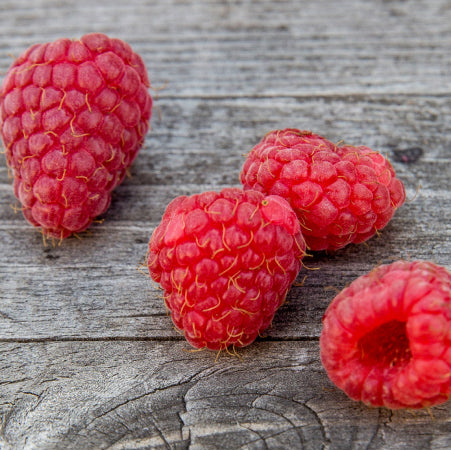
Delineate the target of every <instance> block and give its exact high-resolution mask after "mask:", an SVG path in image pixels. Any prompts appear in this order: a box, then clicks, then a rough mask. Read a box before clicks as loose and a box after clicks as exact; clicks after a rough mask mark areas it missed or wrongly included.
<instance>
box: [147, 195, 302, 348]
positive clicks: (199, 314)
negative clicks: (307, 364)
mask: <svg viewBox="0 0 451 451" xmlns="http://www.w3.org/2000/svg"><path fill="white" fill-rule="evenodd" d="M304 252H305V243H304V240H303V237H302V234H301V231H300V226H299V221H298V220H297V218H296V215H295V213H294V212H293V210H292V209H291V208H290V206H289V205H288V203H287V202H286V201H285V200H284V199H282V198H280V197H278V196H267V197H265V196H264V195H263V194H261V193H258V192H256V191H247V192H243V191H242V190H240V189H237V188H228V189H224V190H222V191H221V192H220V193H217V192H204V193H202V194H196V195H193V196H191V197H186V196H181V197H178V198H176V199H174V200H173V201H172V202H171V203H170V204H169V206H168V207H167V209H166V212H165V214H164V216H163V219H162V221H161V224H160V225H159V226H158V227H157V228H156V229H155V231H154V232H153V234H152V237H151V239H150V243H149V255H148V267H149V272H150V275H151V277H152V278H153V279H154V280H155V281H156V282H158V283H160V285H161V287H162V288H163V289H164V298H165V302H166V305H167V307H168V309H169V310H170V311H171V315H172V319H173V321H174V324H175V325H176V326H177V327H178V328H179V329H181V330H183V331H184V333H185V337H186V339H187V340H188V341H189V342H190V343H191V344H192V345H193V346H194V347H197V348H204V347H206V348H209V349H213V350H222V349H226V348H227V347H228V346H237V347H241V346H246V345H248V344H250V343H251V342H253V341H254V340H255V338H256V337H257V336H258V334H259V333H261V332H262V331H264V330H265V329H266V328H267V327H268V326H269V325H270V323H271V321H272V319H273V317H274V313H275V312H276V310H277V308H278V307H279V306H280V305H281V304H282V303H283V302H284V300H285V297H286V294H287V292H288V290H289V288H290V286H291V284H292V282H293V281H294V279H295V278H296V276H297V274H298V272H299V270H300V268H301V259H302V257H303V256H304Z"/></svg>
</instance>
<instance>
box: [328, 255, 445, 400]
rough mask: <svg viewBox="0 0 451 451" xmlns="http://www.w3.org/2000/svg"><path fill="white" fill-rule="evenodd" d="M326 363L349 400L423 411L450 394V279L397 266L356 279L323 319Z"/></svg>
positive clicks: (414, 266)
mask: <svg viewBox="0 0 451 451" xmlns="http://www.w3.org/2000/svg"><path fill="white" fill-rule="evenodd" d="M320 345H321V359H322V362H323V365H324V367H325V369H326V371H327V373H328V375H329V377H330V379H331V380H332V381H333V382H334V383H335V384H336V385H337V386H338V387H339V388H341V389H342V390H344V391H345V392H346V393H347V394H348V395H349V396H350V397H351V398H352V399H355V400H361V401H363V402H364V403H366V404H369V405H372V406H385V407H388V408H390V409H399V408H422V407H429V406H433V405H436V404H440V403H443V402H445V401H446V400H447V399H448V398H449V396H450V394H451V273H449V272H448V271H447V270H446V269H445V268H443V267H441V266H438V265H436V264H434V263H430V262H426V261H414V262H407V261H402V260H401V261H398V262H395V263H392V264H391V265H383V266H379V267H377V268H376V269H374V270H373V271H371V272H370V273H369V274H367V275H364V276H361V277H359V278H358V279H357V280H355V281H354V282H352V283H351V285H350V286H349V287H348V288H345V289H344V290H343V291H342V292H341V293H340V294H338V296H337V297H336V298H335V299H334V300H333V301H332V303H331V304H330V306H329V308H328V309H327V311H326V313H325V315H324V318H323V331H322V334H321V339H320Z"/></svg>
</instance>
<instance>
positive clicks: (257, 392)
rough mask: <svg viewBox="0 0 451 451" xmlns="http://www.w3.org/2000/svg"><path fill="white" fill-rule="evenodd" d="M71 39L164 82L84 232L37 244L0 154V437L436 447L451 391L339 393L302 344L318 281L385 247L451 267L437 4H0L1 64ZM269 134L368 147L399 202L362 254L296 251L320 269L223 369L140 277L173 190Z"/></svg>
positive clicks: (24, 441) (362, 267)
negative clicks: (107, 39)
mask: <svg viewBox="0 0 451 451" xmlns="http://www.w3.org/2000/svg"><path fill="white" fill-rule="evenodd" d="M90 31H100V32H104V33H107V34H109V35H111V36H114V37H119V38H122V39H125V40H127V41H128V42H129V43H130V44H131V45H132V47H133V48H134V50H136V51H137V52H139V53H140V54H141V55H142V56H143V59H144V61H145V63H146V65H147V68H148V71H149V75H150V78H151V81H152V85H153V86H154V87H155V88H160V87H162V86H164V85H165V83H167V85H166V86H165V88H164V89H163V90H157V91H153V94H154V95H156V94H158V99H157V100H156V102H155V105H156V109H155V110H154V116H153V118H152V121H151V126H152V130H151V132H150V133H149V135H148V137H147V140H146V142H145V146H144V148H143V149H142V151H141V152H140V154H139V156H138V158H137V160H136V162H135V163H134V165H133V166H132V168H131V174H132V178H131V179H127V180H126V181H125V182H124V184H123V185H121V186H120V187H119V188H117V190H116V191H115V193H114V195H113V202H112V205H111V208H110V209H109V210H108V212H107V213H106V214H105V215H104V219H105V221H104V222H103V224H96V225H94V226H93V227H91V229H90V233H87V234H83V235H82V239H81V240H78V239H76V238H71V239H68V240H66V241H64V243H63V244H62V245H61V246H56V247H53V246H51V245H47V246H44V245H43V242H42V238H41V235H40V233H39V232H37V231H36V230H34V229H33V228H32V227H31V226H29V225H28V224H27V223H26V222H25V220H24V219H23V218H22V216H21V214H15V213H14V211H13V209H12V208H11V206H10V205H14V204H15V202H16V201H15V198H14V196H13V191H12V188H11V182H10V180H9V179H8V173H7V169H6V165H5V158H4V156H0V161H1V165H0V246H1V249H0V250H1V252H0V275H1V278H0V416H1V421H0V448H5V449H8V448H113V449H119V448H122V449H123V448H153V449H154V448H162V449H170V448H197V449H211V448H219V449H221V448H253V449H282V448H285V449H300V448H310V449H321V448H325V449H337V448H340V449H342V448H352V449H356V448H369V449H377V448H379V449H381V448H385V449H406V448H424V449H438V448H448V449H449V448H451V432H450V431H451V403H450V402H448V403H446V404H444V405H441V406H438V407H435V408H433V409H431V412H427V411H418V412H410V411H394V412H392V411H389V410H387V409H383V408H382V409H376V408H368V407H366V406H364V405H362V404H360V403H358V402H354V401H351V400H350V399H348V398H347V397H346V395H344V394H343V393H342V392H341V391H339V390H338V389H336V388H334V386H333V384H332V383H331V382H330V381H329V380H328V378H327V376H326V374H325V372H324V370H323V369H322V366H321V362H320V359H319V343H318V338H319V335H320V332H321V316H322V314H323V313H324V310H325V309H326V307H327V305H328V303H329V302H330V301H331V299H332V298H333V296H334V294H335V291H334V289H331V288H330V287H335V288H336V289H341V288H343V287H344V286H345V285H346V284H348V283H349V282H350V281H352V280H353V279H354V278H356V277H358V276H359V275H361V274H363V273H365V272H367V271H368V270H370V269H371V268H372V267H373V266H375V265H376V264H378V263H381V262H383V263H389V262H391V261H394V260H396V259H399V258H408V259H414V258H422V259H428V260H433V261H435V262H436V263H438V264H441V265H444V266H448V268H449V267H450V258H449V257H450V241H451V233H450V219H451V217H450V216H451V214H450V211H451V208H450V207H451V197H450V181H449V180H450V153H451V151H450V149H451V121H450V113H451V51H450V48H451V47H450V46H451V3H450V2H449V0H406V1H402V0H398V1H396V0H393V1H391V0H375V1H371V2H370V1H365V0H360V1H359V0H344V1H339V2H338V1H337V2H334V1H332V0H330V1H326V0H319V1H315V0H310V1H296V0H292V1H271V0H262V1H245V0H243V1H225V0H223V1H208V0H203V1H195V2H194V1H193V2H189V1H183V0H172V1H168V0H159V1H145V0H127V1H126V2H122V1H120V0H109V1H106V0H101V1H92V0H77V1H76V2H70V1H59V0H40V1H32V0H2V1H1V3H0V71H1V74H3V75H4V74H5V72H6V70H7V68H8V67H9V65H10V64H11V62H12V59H11V56H10V55H11V54H12V55H15V56H18V55H19V54H20V53H21V52H22V51H23V50H24V49H25V48H27V47H28V46H30V45H31V44H33V43H35V42H44V41H48V40H54V39H56V38H59V37H63V36H64V37H66V36H67V37H70V38H77V37H80V36H81V35H83V34H84V33H86V32H90ZM285 127H296V128H301V129H311V130H313V131H315V132H317V133H319V134H322V135H324V136H326V137H327V138H329V139H331V140H333V141H339V140H342V139H343V140H345V141H347V142H349V143H352V144H356V145H358V144H366V145H368V146H370V147H373V148H376V149H378V150H380V151H381V152H383V153H384V154H386V155H387V156H388V157H389V158H390V160H391V161H392V163H393V165H394V167H395V169H396V171H397V173H398V175H399V177H400V178H401V179H402V180H403V181H404V183H405V185H406V189H407V195H408V198H409V202H407V203H406V204H405V205H404V206H403V207H402V208H401V209H399V210H398V212H397V213H396V215H395V217H394V218H393V220H392V222H391V223H390V224H389V225H388V226H387V227H386V229H385V230H384V231H383V233H382V236H381V237H379V238H374V239H372V240H370V241H369V242H368V243H367V245H358V246H357V245H351V246H348V247H347V248H345V249H343V250H341V251H338V252H336V253H332V254H326V253H317V254H315V255H314V256H313V257H311V258H308V259H306V260H305V263H306V264H307V266H309V267H319V268H320V269H319V270H316V271H308V270H306V269H303V270H302V271H301V273H300V275H299V280H298V281H302V280H303V279H304V277H305V276H307V279H306V281H305V284H304V286H302V287H300V286H296V287H293V289H292V290H291V291H290V293H289V296H288V303H287V304H286V305H284V306H283V307H282V308H281V309H280V310H279V312H278V313H277V316H276V318H275V320H274V324H273V327H272V329H270V330H269V331H268V334H267V337H266V338H264V339H259V340H258V341H257V342H255V343H254V344H253V345H251V346H249V347H248V348H246V349H244V350H243V351H242V352H241V357H242V361H240V360H238V359H237V358H234V357H231V356H228V355H226V354H224V355H221V356H220V358H219V359H218V361H215V357H216V355H215V354H214V353H210V352H207V351H203V352H197V353H191V352H188V351H187V349H189V346H188V345H187V343H186V342H185V341H184V340H183V337H181V336H180V335H179V334H178V333H177V332H176V331H175V330H174V329H173V328H172V323H171V321H170V319H169V318H168V317H167V316H166V313H165V308H164V305H163V302H162V301H161V299H160V298H159V297H158V291H157V289H156V288H155V287H154V286H153V285H152V283H151V281H150V279H149V278H148V277H145V276H144V275H142V274H141V273H140V272H139V271H138V270H137V268H138V266H139V264H140V262H142V261H143V260H144V257H145V254H146V250H147V243H148V240H149V237H150V234H151V233H152V231H153V229H154V228H155V226H156V225H157V224H158V222H159V221H160V218H161V215H162V213H163V211H164V208H165V206H166V204H167V203H168V202H169V201H170V200H172V198H173V197H175V196H176V195H178V194H193V193H196V192H200V191H203V190H207V189H208V190H219V189H221V188H223V187H225V186H238V173H239V170H240V168H241V165H242V164H243V156H242V154H243V153H246V152H248V151H249V150H250V149H251V147H252V146H253V145H254V144H256V142H257V141H258V140H259V139H260V138H261V137H262V136H263V135H264V134H265V133H266V132H268V131H270V130H272V129H276V128H285ZM417 191H418V194H416V193H417ZM328 287H329V288H328Z"/></svg>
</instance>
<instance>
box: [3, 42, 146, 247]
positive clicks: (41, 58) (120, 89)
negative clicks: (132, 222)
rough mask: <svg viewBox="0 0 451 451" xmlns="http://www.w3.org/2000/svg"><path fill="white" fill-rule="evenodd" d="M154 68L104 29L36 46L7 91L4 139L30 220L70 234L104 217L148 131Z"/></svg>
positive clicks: (17, 64)
mask: <svg viewBox="0 0 451 451" xmlns="http://www.w3.org/2000/svg"><path fill="white" fill-rule="evenodd" d="M149 86H150V83H149V78H148V75H147V71H146V68H145V66H144V63H143V61H142V59H141V57H140V56H139V55H138V54H136V53H134V52H133V51H132V49H131V47H130V46H129V45H128V44H127V43H125V42H123V41H121V40H119V39H114V38H109V37H107V36H105V35H104V34H101V33H91V34H87V35H85V36H83V37H82V38H81V39H79V40H74V41H71V40H69V39H58V40H57V41H55V42H50V43H45V44H36V45H33V46H32V47H30V48H29V49H27V50H26V51H24V52H23V53H22V55H20V56H19V58H17V60H15V61H14V63H13V64H12V66H11V67H10V69H9V70H8V73H7V75H6V77H5V79H4V80H3V84H2V86H1V88H0V118H1V129H0V130H1V135H2V138H3V142H4V144H5V147H6V160H7V164H8V166H9V167H10V169H11V172H12V175H13V178H14V192H15V195H16V197H17V198H18V199H19V201H20V202H21V204H22V210H23V214H24V216H25V218H26V219H27V220H28V221H29V222H30V223H31V224H33V225H34V226H36V227H40V228H41V229H42V232H43V233H44V235H45V236H48V237H53V238H58V239H62V238H65V237H67V236H69V235H71V234H72V233H76V232H80V231H82V230H84V229H86V228H87V227H88V226H89V225H90V224H91V222H92V221H93V219H94V218H96V217H97V216H99V215H100V214H102V213H104V212H105V211H106V210H107V208H108V206H109V204H110V200H111V191H112V190H113V189H114V188H115V187H116V186H117V185H119V184H120V183H121V182H122V180H123V179H124V177H125V175H126V171H127V168H128V167H129V166H130V165H131V164H132V162H133V160H134V159H135V157H136V155H137V153H138V151H139V149H140V148H141V146H142V144H143V141H144V137H145V134H146V133H147V131H148V127H149V120H150V117H151V110H152V98H151V96H150V94H149V92H148V87H149Z"/></svg>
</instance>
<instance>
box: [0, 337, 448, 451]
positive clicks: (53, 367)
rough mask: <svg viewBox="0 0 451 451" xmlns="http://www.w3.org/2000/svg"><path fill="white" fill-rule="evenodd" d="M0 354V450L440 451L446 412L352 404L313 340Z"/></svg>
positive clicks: (76, 346) (49, 347) (34, 347)
mask: <svg viewBox="0 0 451 451" xmlns="http://www.w3.org/2000/svg"><path fill="white" fill-rule="evenodd" d="M0 346H1V352H0V368H1V377H0V384H1V385H0V387H1V391H0V412H1V413H2V423H1V436H0V446H2V448H6V449H8V448H28V449H30V448H47V449H55V448H57V449H60V448H71V449H78V448H82V449H91V448H101V449H105V448H110V449H124V448H125V449H130V448H134V449H136V448H138V449H182V448H183V449H187V448H190V447H191V448H194V449H213V448H215V449H237V448H244V449H246V448H247V449H305V448H307V449H321V448H333V449H336V448H338V447H340V448H345V449H346V448H347V449H374V448H376V449H377V448H379V449H380V448H384V447H388V448H391V449H409V448H410V449H413V448H417V449H430V448H447V447H449V446H451V441H450V440H451V438H450V437H449V434H448V432H449V429H448V428H447V426H449V423H448V422H449V417H450V415H451V405H450V404H445V405H442V406H438V407H436V408H433V409H432V410H431V415H432V416H431V415H430V414H429V413H428V412H426V411H420V412H417V413H415V414H414V413H412V412H409V411H395V412H390V411H388V410H386V409H375V408H372V409H370V408H366V407H365V406H363V405H360V404H358V403H355V402H352V401H350V400H349V399H348V398H347V397H346V395H344V394H343V393H342V392H340V391H339V390H336V389H335V388H334V387H333V386H332V384H331V383H330V382H329V381H328V379H327V377H326V375H325V374H324V372H323V371H322V369H321V365H320V363H319V361H318V352H319V350H318V343H316V342H310V341H306V342H284V343H261V344H260V345H259V346H252V347H249V348H247V349H245V350H243V351H242V361H240V360H239V359H237V358H236V357H233V356H228V355H227V354H222V355H221V356H219V358H218V359H217V361H216V362H215V354H214V353H211V352H208V351H204V352H198V353H187V352H186V351H185V350H184V347H185V346H184V345H183V344H182V343H168V342H166V343H164V342H163V343H161V342H155V341H151V342H148V341H132V342H104V341H96V342H86V341H80V342H70V343H54V342H50V343H48V342H47V343H27V344H17V343H11V344H5V343H3V344H1V345H0ZM12 363H13V365H12Z"/></svg>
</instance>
